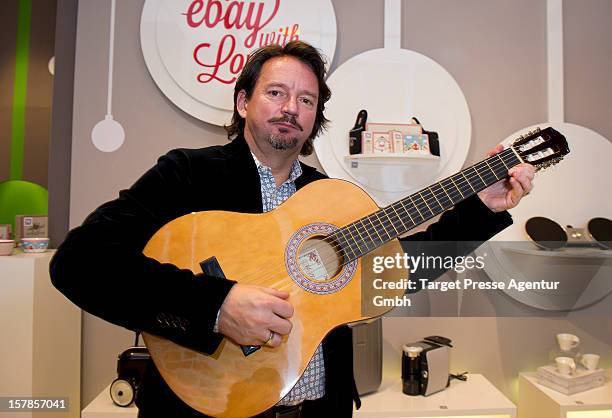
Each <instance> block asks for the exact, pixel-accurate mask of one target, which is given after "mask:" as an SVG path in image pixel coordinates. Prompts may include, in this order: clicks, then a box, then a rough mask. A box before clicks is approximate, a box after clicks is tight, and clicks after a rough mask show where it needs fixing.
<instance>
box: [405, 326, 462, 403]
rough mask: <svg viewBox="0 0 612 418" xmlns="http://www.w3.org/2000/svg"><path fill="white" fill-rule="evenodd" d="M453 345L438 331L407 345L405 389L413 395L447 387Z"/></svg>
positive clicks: (431, 392)
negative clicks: (436, 333) (433, 334)
mask: <svg viewBox="0 0 612 418" xmlns="http://www.w3.org/2000/svg"><path fill="white" fill-rule="evenodd" d="M451 348H452V344H451V340H450V339H448V338H445V337H440V336H437V335H436V336H430V337H426V338H424V339H423V340H422V341H417V342H414V343H410V344H406V345H404V347H403V349H402V391H403V392H404V393H405V394H406V395H411V396H417V395H423V396H429V395H431V394H433V393H436V392H440V391H441V390H444V389H445V388H447V387H448V385H449V383H450V349H451Z"/></svg>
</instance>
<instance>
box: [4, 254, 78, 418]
mask: <svg viewBox="0 0 612 418" xmlns="http://www.w3.org/2000/svg"><path fill="white" fill-rule="evenodd" d="M52 255H53V252H51V251H48V252H45V253H40V254H24V253H22V252H21V251H14V255H11V256H2V257H0V282H1V286H2V287H1V291H0V341H2V344H0V370H1V377H0V394H1V395H2V396H5V397H25V396H34V397H37V398H49V397H59V398H68V405H69V411H68V412H20V413H19V414H13V413H7V414H8V415H7V416H11V417H12V416H13V415H15V416H17V415H18V416H19V417H20V418H25V417H39V416H58V417H59V416H61V417H64V418H77V417H79V412H80V402H81V310H80V309H78V308H77V307H76V306H75V305H73V304H72V302H70V301H69V300H68V299H66V298H65V297H64V295H62V294H61V293H60V292H59V291H57V289H55V288H54V287H53V285H52V284H51V280H50V278H49V261H50V260H51V256H52ZM85 274H86V273H85ZM3 416H4V415H3V413H0V417H3Z"/></svg>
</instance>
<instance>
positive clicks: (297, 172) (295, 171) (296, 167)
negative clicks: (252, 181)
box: [251, 152, 302, 184]
mask: <svg viewBox="0 0 612 418" xmlns="http://www.w3.org/2000/svg"><path fill="white" fill-rule="evenodd" d="M251 155H252V156H253V160H254V161H255V165H256V166H257V171H259V172H260V173H261V172H262V171H263V172H266V173H269V175H272V169H271V168H270V167H268V166H266V165H263V163H261V162H260V161H259V160H258V159H257V157H256V156H255V154H253V152H251ZM301 175H302V166H301V165H300V162H299V161H298V160H297V159H295V160H293V165H292V166H291V172H290V173H289V178H288V179H287V180H286V181H285V183H288V182H289V183H293V182H295V180H296V179H297V178H298V177H300V176H301ZM283 184H284V183H283Z"/></svg>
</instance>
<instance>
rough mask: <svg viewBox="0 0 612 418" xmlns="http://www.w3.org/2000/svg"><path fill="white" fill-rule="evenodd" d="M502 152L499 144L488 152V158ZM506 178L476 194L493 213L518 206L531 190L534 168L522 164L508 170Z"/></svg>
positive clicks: (501, 146) (502, 148)
mask: <svg viewBox="0 0 612 418" xmlns="http://www.w3.org/2000/svg"><path fill="white" fill-rule="evenodd" d="M503 150H504V147H503V145H501V144H499V145H497V146H496V147H495V148H493V149H492V150H491V151H489V152H488V156H489V157H490V156H492V155H495V154H497V153H498V152H501V151H503ZM508 176H510V177H508V178H506V179H504V180H500V181H498V182H497V183H494V184H492V185H491V186H489V187H487V188H486V189H484V190H483V191H481V192H479V193H478V197H480V200H482V202H483V203H484V204H485V205H487V207H488V208H489V209H491V210H492V211H493V212H501V211H504V210H508V209H512V208H513V207H515V206H516V205H518V204H519V202H520V201H521V199H522V198H523V196H525V195H527V194H529V192H530V191H531V189H533V183H532V181H533V177H534V176H535V167H534V166H532V165H531V164H527V163H522V164H519V165H517V166H514V167H512V168H511V169H510V170H508Z"/></svg>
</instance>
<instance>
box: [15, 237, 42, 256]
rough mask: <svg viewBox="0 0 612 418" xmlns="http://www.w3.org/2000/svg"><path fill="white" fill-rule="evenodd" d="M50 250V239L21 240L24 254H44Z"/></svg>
mask: <svg viewBox="0 0 612 418" xmlns="http://www.w3.org/2000/svg"><path fill="white" fill-rule="evenodd" d="M47 248H49V238H21V249H22V250H23V252H24V253H44V252H45V251H47Z"/></svg>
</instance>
